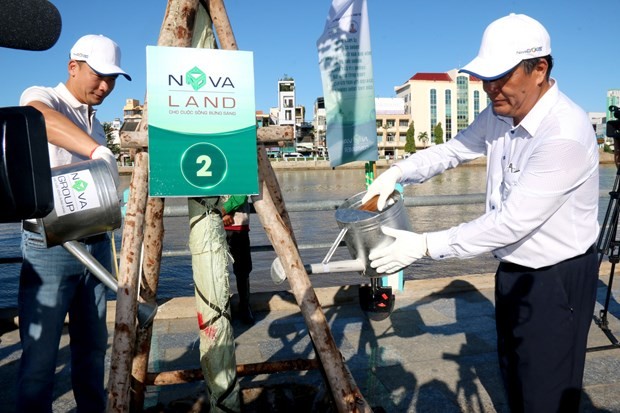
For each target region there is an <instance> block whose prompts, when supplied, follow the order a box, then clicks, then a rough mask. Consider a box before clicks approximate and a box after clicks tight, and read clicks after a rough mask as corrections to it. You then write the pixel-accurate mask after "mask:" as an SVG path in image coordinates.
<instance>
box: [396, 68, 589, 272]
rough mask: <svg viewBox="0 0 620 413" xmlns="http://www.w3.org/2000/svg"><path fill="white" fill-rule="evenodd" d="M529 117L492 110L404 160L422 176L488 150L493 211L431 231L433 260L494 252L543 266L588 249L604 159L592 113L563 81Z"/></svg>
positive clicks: (408, 175) (410, 171) (408, 170)
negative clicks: (563, 86)
mask: <svg viewBox="0 0 620 413" xmlns="http://www.w3.org/2000/svg"><path fill="white" fill-rule="evenodd" d="M552 82H553V86H552V87H551V88H550V89H549V90H548V91H547V92H546V93H545V94H544V95H543V96H542V98H541V99H540V100H539V101H538V102H537V103H536V105H535V106H534V107H533V108H532V110H531V111H530V112H529V113H528V114H527V116H526V117H525V118H524V119H523V121H522V122H521V123H520V124H519V125H516V126H513V124H512V118H507V117H502V116H498V115H496V114H495V113H494V112H493V110H492V108H491V107H488V108H487V109H485V110H484V111H483V112H482V113H480V115H479V116H478V118H477V119H476V120H475V121H474V122H473V123H472V124H471V125H470V126H469V127H468V128H467V129H465V130H463V131H462V132H460V133H459V134H457V136H455V137H454V139H451V140H450V141H448V142H447V143H445V144H442V145H437V146H433V147H431V148H429V149H425V150H423V151H420V152H417V153H415V154H413V155H412V156H410V157H409V158H407V159H406V160H404V161H401V162H399V163H398V164H397V167H400V168H401V169H402V171H403V178H402V179H401V181H402V183H404V184H410V183H420V182H423V181H424V180H426V179H428V178H430V177H432V176H435V175H437V174H439V173H441V172H443V171H445V170H446V169H449V168H452V167H455V166H456V165H458V164H460V163H462V162H466V161H470V160H472V159H475V158H478V157H481V156H484V155H486V156H487V186H486V212H485V214H484V215H482V216H481V217H479V218H477V219H474V220H473V221H470V222H467V223H463V224H461V225H458V226H456V227H453V228H450V229H448V230H445V231H438V232H430V233H428V234H427V243H428V251H429V254H430V256H431V257H432V258H434V259H444V258H452V257H458V258H471V257H473V256H476V255H479V254H482V253H485V252H489V251H493V255H494V256H495V257H496V258H497V259H498V260H500V261H505V262H511V263H515V264H519V265H523V266H526V267H530V268H541V267H545V266H548V265H553V264H556V263H558V262H561V261H564V260H566V259H568V258H572V257H575V256H577V255H580V254H582V253H584V252H585V251H586V250H587V249H588V248H589V247H590V246H592V245H593V244H594V242H595V241H596V238H597V236H598V231H599V225H598V220H597V219H598V194H599V177H598V168H599V159H598V147H597V143H596V137H595V135H594V131H593V129H592V126H591V125H590V121H589V119H588V117H587V115H586V113H585V112H584V111H583V110H582V109H581V108H579V107H578V106H577V105H576V104H575V103H573V102H572V101H571V100H570V99H568V98H567V97H566V96H565V95H564V94H562V93H561V92H560V91H559V89H558V86H557V82H555V80H552Z"/></svg>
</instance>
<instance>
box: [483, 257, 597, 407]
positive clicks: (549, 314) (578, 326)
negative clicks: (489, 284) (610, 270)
mask: <svg viewBox="0 0 620 413" xmlns="http://www.w3.org/2000/svg"><path fill="white" fill-rule="evenodd" d="M597 282H598V260H597V254H596V249H595V248H594V246H592V247H590V249H588V251H587V252H586V253H584V254H582V255H579V256H577V257H574V258H571V259H568V260H566V261H563V262H560V263H558V264H555V265H552V266H549V267H544V268H539V269H532V268H527V267H523V266H520V265H516V264H510V263H501V264H500V265H499V268H498V270H497V274H496V277H495V287H496V288H495V318H496V327H497V350H498V356H499V364H500V370H501V373H502V379H503V381H504V386H505V388H506V392H507V396H508V402H509V404H510V409H511V411H512V412H513V413H520V412H527V413H553V412H561V413H567V412H577V411H578V408H579V400H580V396H581V387H582V379H583V369H584V364H585V354H586V346H587V338H588V331H589V329H590V324H591V321H592V315H593V312H594V304H595V300H596V288H597Z"/></svg>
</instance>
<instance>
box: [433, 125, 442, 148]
mask: <svg viewBox="0 0 620 413" xmlns="http://www.w3.org/2000/svg"><path fill="white" fill-rule="evenodd" d="M433 134H434V135H435V143H436V144H440V143H443V128H442V127H441V122H439V123H438V124H437V125H435V129H433Z"/></svg>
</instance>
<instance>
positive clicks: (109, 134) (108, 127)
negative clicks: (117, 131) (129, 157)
mask: <svg viewBox="0 0 620 413" xmlns="http://www.w3.org/2000/svg"><path fill="white" fill-rule="evenodd" d="M103 132H104V133H105V141H106V146H107V147H108V148H110V150H111V151H112V153H113V154H114V155H118V154H119V153H121V146H120V145H118V144H116V143H114V135H113V130H112V124H111V123H110V122H103Z"/></svg>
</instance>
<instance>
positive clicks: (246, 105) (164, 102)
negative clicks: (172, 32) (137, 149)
mask: <svg viewBox="0 0 620 413" xmlns="http://www.w3.org/2000/svg"><path fill="white" fill-rule="evenodd" d="M146 61H147V103H148V122H149V194H150V195H151V196H166V197H175V196H178V197H198V196H213V195H229V194H235V195H241V194H248V195H250V194H257V193H258V164H257V157H256V120H255V103H254V102H255V101H254V71H253V67H254V64H253V55H252V52H244V51H231V50H216V49H196V48H180V47H159V46H157V47H156V46H148V47H147V49H146Z"/></svg>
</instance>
